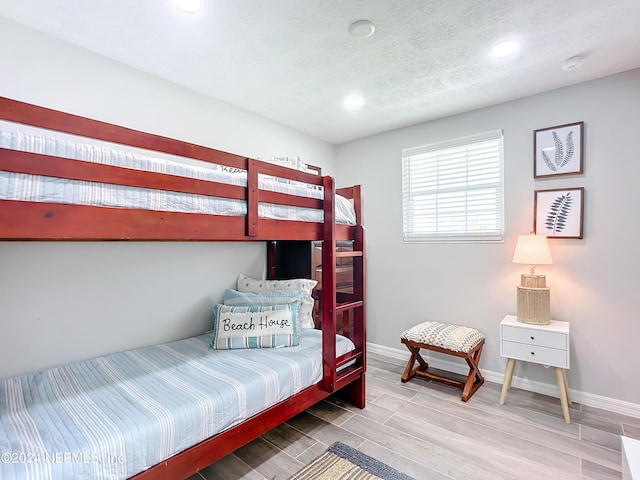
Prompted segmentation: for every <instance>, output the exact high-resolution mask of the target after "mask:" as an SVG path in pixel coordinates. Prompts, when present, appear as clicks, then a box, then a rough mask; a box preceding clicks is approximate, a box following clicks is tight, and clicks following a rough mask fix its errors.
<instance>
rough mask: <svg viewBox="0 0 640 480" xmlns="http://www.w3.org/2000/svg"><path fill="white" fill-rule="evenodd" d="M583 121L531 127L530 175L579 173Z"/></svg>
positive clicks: (549, 175)
mask: <svg viewBox="0 0 640 480" xmlns="http://www.w3.org/2000/svg"><path fill="white" fill-rule="evenodd" d="M583 143H584V122H578V123H568V124H566V125H559V126H557V127H549V128H542V129H540V130H534V131H533V159H534V160H533V178H541V177H553V176H558V175H572V174H578V173H582V161H583V150H584V149H583Z"/></svg>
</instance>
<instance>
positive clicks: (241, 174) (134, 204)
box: [0, 122, 356, 225]
mask: <svg viewBox="0 0 640 480" xmlns="http://www.w3.org/2000/svg"><path fill="white" fill-rule="evenodd" d="M0 127H3V128H6V125H3V123H2V122H0ZM0 148H6V149H10V150H20V151H23V152H31V153H40V154H46V155H52V156H57V157H63V158H69V159H72V160H81V161H86V162H93V163H101V164H105V165H114V166H118V167H124V168H131V169H135V170H145V171H149V172H157V173H166V174H171V175H177V176H181V177H188V178H196V179H202V180H209V181H213V182H219V183H226V184H231V185H240V186H246V185H247V175H246V172H245V171H243V170H238V171H230V170H234V169H229V168H226V167H222V166H220V165H215V164H205V162H200V163H202V166H201V165H200V164H199V165H192V164H189V163H185V162H186V159H180V157H176V158H177V159H178V161H173V160H169V159H166V158H156V157H153V156H149V155H146V154H142V153H137V152H132V151H128V150H120V149H116V148H111V147H108V146H99V145H93V144H85V143H77V142H73V141H69V140H65V139H61V138H57V137H54V136H48V135H40V134H31V133H23V132H12V131H0ZM123 148H124V147H123ZM145 152H146V151H145ZM149 153H152V152H149ZM179 160H182V161H179ZM259 187H260V188H261V189H264V190H272V191H277V192H281V193H287V194H290V195H296V196H301V197H312V198H317V199H321V198H323V192H322V191H321V190H317V189H312V188H308V186H307V185H305V184H301V183H299V182H291V183H283V182H280V181H277V180H274V179H272V178H271V177H268V176H265V175H260V178H259ZM0 199H1V200H21V201H29V202H51V203H65V204H71V205H97V206H103V207H118V208H138V209H145V210H160V211H168V212H186V213H205V214H215V215H228V216H243V215H246V214H247V203H246V201H244V200H236V199H231V198H223V197H213V196H207V195H195V194H189V193H182V192H172V191H168V190H155V189H151V188H139V187H129V186H125V185H114V184H108V183H98V182H88V181H82V180H71V179H67V178H56V177H48V176H44V175H30V174H24V173H14V172H7V171H0ZM335 211H336V222H337V223H342V224H347V225H355V224H356V216H355V210H354V209H353V205H352V203H351V202H350V201H349V200H347V199H346V198H344V197H342V196H340V195H336V210H335ZM258 216H259V217H261V218H274V219H279V220H298V221H305V222H322V221H323V217H324V212H323V211H322V210H319V209H313V208H304V207H296V206H292V205H280V204H270V203H260V204H259V205H258Z"/></svg>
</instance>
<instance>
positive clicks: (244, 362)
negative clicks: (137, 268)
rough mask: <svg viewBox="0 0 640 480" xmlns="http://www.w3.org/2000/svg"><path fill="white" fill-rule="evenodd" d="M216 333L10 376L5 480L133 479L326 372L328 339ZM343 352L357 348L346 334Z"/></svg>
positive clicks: (1, 440)
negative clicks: (261, 339)
mask: <svg viewBox="0 0 640 480" xmlns="http://www.w3.org/2000/svg"><path fill="white" fill-rule="evenodd" d="M210 340H211V336H210V335H201V336H198V337H193V338H189V339H185V340H180V341H175V342H171V343H167V344H162V345H155V346H150V347H144V348H140V349H136V350H131V351H128V352H120V353H115V354H111V355H108V356H104V357H99V358H95V359H91V360H85V361H80V362H76V363H72V364H68V365H63V366H61V367H56V368H52V369H49V370H46V371H42V372H37V373H30V374H25V375H21V376H18V377H14V378H8V379H5V380H2V381H0V478H2V479H3V480H10V479H21V480H22V479H38V480H39V479H55V480H60V479H74V480H80V479H125V478H128V477H131V476H133V475H135V474H136V473H139V472H141V471H143V470H146V469H147V468H149V467H151V466H152V465H155V464H156V463H159V462H161V461H163V460H165V459H167V458H169V457H171V456H172V455H175V454H176V453H179V452H181V451H183V450H185V449H186V448H188V447H190V446H192V445H195V444H196V443H198V442H200V441H202V440H204V439H206V438H208V437H211V436H212V435H215V434H216V433H219V432H222V431H224V430H226V429H228V428H230V427H232V426H234V425H236V424H238V423H240V422H242V421H243V420H245V419H247V418H249V417H251V416H253V415H255V414H256V413H259V412H260V411H262V410H264V409H266V408H267V407H269V406H271V405H274V404H275V403H278V402H280V401H282V400H285V399H286V398H288V397H290V396H291V395H293V394H295V393H297V392H300V391H301V390H303V389H304V388H306V387H308V386H310V385H312V384H314V383H317V382H318V381H320V379H321V376H322V352H321V350H322V347H321V343H322V336H321V332H319V331H317V330H311V329H305V331H304V334H303V335H302V338H301V345H300V346H298V347H287V348H275V349H247V350H224V351H215V350H210V349H209V348H208V345H209V342H210ZM336 343H337V355H341V354H344V353H346V352H348V351H350V350H351V349H353V344H352V343H351V342H350V341H349V340H348V339H346V338H344V337H341V336H338V339H337V342H336Z"/></svg>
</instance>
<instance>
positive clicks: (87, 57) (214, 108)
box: [0, 18, 335, 378]
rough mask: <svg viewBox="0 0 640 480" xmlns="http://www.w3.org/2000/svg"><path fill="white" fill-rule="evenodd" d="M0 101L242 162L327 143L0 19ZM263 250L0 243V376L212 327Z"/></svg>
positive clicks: (257, 246)
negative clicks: (230, 291) (216, 307)
mask: <svg viewBox="0 0 640 480" xmlns="http://www.w3.org/2000/svg"><path fill="white" fill-rule="evenodd" d="M0 43H2V45H5V46H10V47H7V48H3V49H1V50H0V65H2V70H1V72H2V73H1V77H0V95H1V96H4V97H9V98H14V99H16V100H22V101H26V102H30V103H35V104H37V105H42V106H46V107H50V108H55V109H59V110H63V111H67V112H71V113H75V114H78V115H84V116H88V117H91V118H96V119H99V120H104V121H108V122H111V123H116V124H119V125H124V126H127V127H132V128H137V129H140V130H145V131H150V132H153V133H158V134H161V135H165V136H169V137H174V138H179V139H182V140H188V141H191V142H194V143H199V144H202V145H207V146H211V147H213V148H217V149H220V150H225V151H229V152H233V153H237V154H240V155H247V156H263V157H269V156H274V155H300V156H301V157H302V158H303V159H304V160H305V161H307V162H308V163H312V164H316V165H320V166H322V167H323V168H324V169H325V171H327V172H329V173H331V171H332V167H333V162H334V155H335V152H334V147H333V146H331V145H329V144H327V143H325V142H322V141H319V140H317V139H314V138H311V137H308V136H306V135H303V134H300V133H299V132H296V131H294V130H291V129H288V128H285V127H283V126H281V125H279V124H275V123H273V122H270V121H267V120H265V119H263V118H260V117H257V116H255V115H252V114H250V113H248V112H245V111H241V110H238V109H236V108H233V107H231V106H229V105H227V104H225V103H222V102H217V101H214V100H211V99H207V98H205V97H203V96H200V95H198V94H196V93H194V92H192V91H189V90H186V89H183V88H180V87H178V86H176V85H173V84H170V83H168V82H164V81H162V80H159V79H157V78H154V77H152V76H149V75H146V74H143V73H141V72H139V71H136V70H133V69H131V68H128V67H126V66H123V65H121V64H118V63H115V62H113V61H110V60H109V59H106V58H104V57H100V56H97V55H94V54H92V53H89V52H87V51H84V50H81V49H78V48H75V47H72V46H70V45H68V44H66V43H63V42H60V41H57V40H55V39H52V38H50V37H47V36H44V35H42V34H39V33H37V32H35V31H33V30H30V29H27V28H24V27H22V26H19V25H17V24H15V23H12V22H9V21H6V20H3V19H2V18H0ZM264 263H265V247H264V243H246V244H240V243H233V244H229V243H219V242H216V243H213V242H205V243H189V242H172V243H169V242H147V243H143V242H86V243H78V242H0V331H1V333H0V378H3V377H7V376H10V375H16V374H19V373H22V372H27V371H33V370H37V369H42V368H45V367H48V366H53V365H58V364H61V363H64V362H68V361H72V360H76V359H81V358H87V357H93V356H96V355H101V354H104V353H109V352H113V351H119V350H125V349H129V348H133V347H136V346H140V345H148V344H153V343H158V342H162V341H167V340H173V339H177V338H183V337H187V336H190V335H194V334H198V333H202V332H204V331H206V330H208V329H210V317H211V315H210V312H211V306H212V305H213V303H214V302H216V301H219V300H221V298H222V294H223V292H224V290H225V289H226V288H228V287H231V286H233V285H234V281H235V279H236V277H237V275H238V273H244V274H247V275H252V276H260V275H262V273H263V271H264Z"/></svg>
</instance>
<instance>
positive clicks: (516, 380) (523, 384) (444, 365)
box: [367, 343, 640, 418]
mask: <svg viewBox="0 0 640 480" xmlns="http://www.w3.org/2000/svg"><path fill="white" fill-rule="evenodd" d="M367 352H368V353H371V354H374V355H380V356H382V357H385V358H387V359H389V360H391V361H394V360H395V362H394V363H397V364H398V365H402V366H404V365H406V363H407V361H409V352H408V351H406V350H400V349H397V348H391V347H385V346H384V345H377V344H375V343H367ZM425 357H428V355H425ZM428 361H429V364H430V365H432V366H433V367H434V368H438V369H441V370H445V371H448V372H453V373H459V374H461V375H467V374H468V373H469V369H468V367H467V366H466V364H464V363H462V364H461V363H458V362H452V361H449V360H444V359H441V358H431V359H429V360H428ZM482 375H483V376H484V378H485V380H487V381H488V382H494V383H498V384H502V380H503V379H504V372H493V371H487V370H485V369H482ZM554 378H555V377H554ZM511 385H512V386H513V387H516V388H521V389H523V390H528V391H530V392H535V393H541V394H543V395H549V396H551V397H556V398H557V397H558V387H557V385H556V384H555V383H544V382H536V381H532V380H528V379H526V378H522V377H515V376H514V377H513V380H512V382H511ZM569 395H570V396H571V400H573V401H574V402H576V403H580V404H582V405H588V406H590V407H596V408H601V409H603V410H608V411H610V412H615V413H619V414H621V415H628V416H630V417H634V418H640V404H637V403H631V402H625V401H623V400H617V399H615V398H609V397H603V396H601V395H595V394H592V393H587V392H581V391H578V390H573V389H569Z"/></svg>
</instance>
